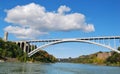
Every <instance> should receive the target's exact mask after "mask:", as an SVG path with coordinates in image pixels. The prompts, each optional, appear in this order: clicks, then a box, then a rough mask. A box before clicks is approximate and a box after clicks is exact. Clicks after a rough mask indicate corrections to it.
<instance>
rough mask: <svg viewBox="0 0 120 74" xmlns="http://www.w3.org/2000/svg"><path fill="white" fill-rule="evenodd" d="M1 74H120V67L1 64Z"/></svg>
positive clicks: (64, 64) (70, 64) (61, 64)
mask: <svg viewBox="0 0 120 74" xmlns="http://www.w3.org/2000/svg"><path fill="white" fill-rule="evenodd" d="M0 74H120V67H110V66H96V65H88V64H73V63H55V64H39V63H32V64H31V63H0Z"/></svg>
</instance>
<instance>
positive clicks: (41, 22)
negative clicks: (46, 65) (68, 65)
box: [0, 0, 120, 57]
mask: <svg viewBox="0 0 120 74" xmlns="http://www.w3.org/2000/svg"><path fill="white" fill-rule="evenodd" d="M119 3H120V1H119V0H56V1H54V0H0V37H3V35H4V32H5V31H7V32H9V40H30V39H31V40H33V39H54V38H55V39H58V38H59V39H60V38H80V37H93V36H113V35H116V36H118V35H120V30H119V26H120V8H119V7H120V4H119ZM86 46H89V47H90V45H87V44H85V45H84V44H80V43H65V44H59V45H55V46H51V47H49V48H46V51H48V52H49V53H51V54H53V55H55V56H56V57H69V56H71V57H76V56H79V55H83V54H89V53H93V52H96V51H104V50H105V49H104V48H99V47H97V49H96V46H92V48H89V47H86ZM85 47H86V48H85ZM94 47H95V48H94ZM85 49H86V50H85ZM91 49H92V50H91ZM89 50H91V51H89ZM86 51H87V52H86ZM73 53H74V54H73ZM61 54H62V55H61Z"/></svg>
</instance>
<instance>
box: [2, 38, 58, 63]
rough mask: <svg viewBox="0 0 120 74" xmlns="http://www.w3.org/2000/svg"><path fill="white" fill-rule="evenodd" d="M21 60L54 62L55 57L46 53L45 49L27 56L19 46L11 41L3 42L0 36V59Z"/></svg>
mask: <svg viewBox="0 0 120 74" xmlns="http://www.w3.org/2000/svg"><path fill="white" fill-rule="evenodd" d="M12 59H14V61H21V62H27V61H31V62H36V61H37V62H56V61H57V59H56V58H55V57H54V56H52V55H50V54H48V53H47V52H46V51H43V50H41V51H39V52H37V53H36V54H35V55H33V56H32V57H27V54H26V53H24V52H23V50H22V49H21V48H19V47H18V46H17V45H16V44H15V43H13V42H9V41H7V42H5V41H3V40H2V39H1V38H0V60H4V61H13V60H12Z"/></svg>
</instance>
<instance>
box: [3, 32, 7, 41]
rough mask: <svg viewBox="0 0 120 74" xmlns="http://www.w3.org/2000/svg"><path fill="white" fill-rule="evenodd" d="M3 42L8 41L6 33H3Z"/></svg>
mask: <svg viewBox="0 0 120 74" xmlns="http://www.w3.org/2000/svg"><path fill="white" fill-rule="evenodd" d="M3 40H4V41H7V40H8V32H5V33H4V38H3Z"/></svg>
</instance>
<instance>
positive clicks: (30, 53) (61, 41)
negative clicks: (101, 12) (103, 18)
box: [28, 39, 120, 57]
mask: <svg viewBox="0 0 120 74" xmlns="http://www.w3.org/2000/svg"><path fill="white" fill-rule="evenodd" d="M65 42H81V43H88V44H94V45H97V46H102V47H105V48H108V49H110V50H112V51H115V52H117V53H120V51H118V50H116V49H114V48H112V47H110V46H108V45H104V44H100V43H96V42H92V41H89V40H78V39H62V40H59V41H54V42H50V43H48V44H44V45H41V46H40V47H38V48H36V49H34V50H33V51H31V52H29V53H28V57H31V56H32V55H34V54H35V53H37V52H38V51H39V50H41V49H43V48H46V47H48V46H51V45H55V44H59V43H65Z"/></svg>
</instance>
